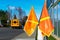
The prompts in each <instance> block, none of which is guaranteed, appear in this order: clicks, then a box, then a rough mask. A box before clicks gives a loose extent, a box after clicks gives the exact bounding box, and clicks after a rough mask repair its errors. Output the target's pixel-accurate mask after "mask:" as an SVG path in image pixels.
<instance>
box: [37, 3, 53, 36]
mask: <svg viewBox="0 0 60 40" xmlns="http://www.w3.org/2000/svg"><path fill="white" fill-rule="evenodd" d="M38 26H39V29H40V30H41V31H42V32H43V33H44V35H46V36H48V37H49V36H50V34H51V33H52V31H53V30H54V27H53V24H52V21H51V19H50V16H49V14H48V10H47V6H46V2H45V3H44V7H43V9H42V14H41V16H40V23H39V25H38Z"/></svg>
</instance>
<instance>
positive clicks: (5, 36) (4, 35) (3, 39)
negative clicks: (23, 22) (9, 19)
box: [0, 28, 23, 40]
mask: <svg viewBox="0 0 60 40" xmlns="http://www.w3.org/2000/svg"><path fill="white" fill-rule="evenodd" d="M21 33H23V30H22V29H11V28H0V40H11V39H13V38H14V37H16V36H18V35H19V34H21Z"/></svg>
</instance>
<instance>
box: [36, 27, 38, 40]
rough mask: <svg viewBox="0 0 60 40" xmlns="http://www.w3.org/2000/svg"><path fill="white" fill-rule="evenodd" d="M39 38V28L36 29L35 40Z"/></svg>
mask: <svg viewBox="0 0 60 40" xmlns="http://www.w3.org/2000/svg"><path fill="white" fill-rule="evenodd" d="M37 37H38V27H36V36H35V40H37Z"/></svg>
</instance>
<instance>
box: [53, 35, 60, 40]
mask: <svg viewBox="0 0 60 40" xmlns="http://www.w3.org/2000/svg"><path fill="white" fill-rule="evenodd" d="M52 36H53V37H54V38H56V40H60V38H59V37H57V36H56V35H54V34H52Z"/></svg>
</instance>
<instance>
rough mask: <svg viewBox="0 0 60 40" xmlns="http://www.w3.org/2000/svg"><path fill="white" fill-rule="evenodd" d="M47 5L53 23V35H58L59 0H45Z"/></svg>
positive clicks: (59, 24) (59, 20)
mask: <svg viewBox="0 0 60 40" xmlns="http://www.w3.org/2000/svg"><path fill="white" fill-rule="evenodd" d="M47 7H48V10H49V14H50V17H51V19H52V22H53V25H54V33H53V34H54V35H56V36H57V37H60V32H59V30H60V11H59V10H60V1H59V0H47Z"/></svg>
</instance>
